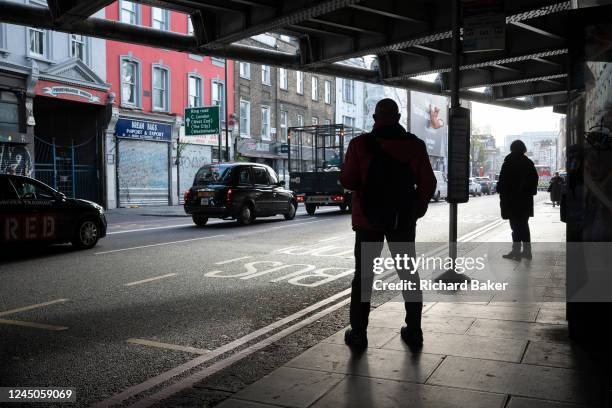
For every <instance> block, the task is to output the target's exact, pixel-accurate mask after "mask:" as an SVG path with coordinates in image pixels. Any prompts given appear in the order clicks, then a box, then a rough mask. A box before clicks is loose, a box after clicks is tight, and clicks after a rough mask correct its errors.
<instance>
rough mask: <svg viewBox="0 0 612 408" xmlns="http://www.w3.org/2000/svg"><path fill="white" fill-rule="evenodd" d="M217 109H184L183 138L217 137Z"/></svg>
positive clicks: (207, 107) (212, 107)
mask: <svg viewBox="0 0 612 408" xmlns="http://www.w3.org/2000/svg"><path fill="white" fill-rule="evenodd" d="M219 132H220V127H219V107H218V106H206V107H202V108H185V136H201V135H218V134H219Z"/></svg>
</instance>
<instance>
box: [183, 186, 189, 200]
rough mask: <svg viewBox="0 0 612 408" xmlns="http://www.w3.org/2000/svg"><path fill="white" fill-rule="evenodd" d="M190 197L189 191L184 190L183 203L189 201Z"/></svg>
mask: <svg viewBox="0 0 612 408" xmlns="http://www.w3.org/2000/svg"><path fill="white" fill-rule="evenodd" d="M190 195H191V189H189V190H185V193H184V194H183V201H185V202H187V201H189V196H190Z"/></svg>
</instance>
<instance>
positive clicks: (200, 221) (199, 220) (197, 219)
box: [191, 215, 208, 227]
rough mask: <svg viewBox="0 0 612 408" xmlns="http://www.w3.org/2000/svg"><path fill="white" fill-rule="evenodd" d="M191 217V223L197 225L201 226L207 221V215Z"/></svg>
mask: <svg viewBox="0 0 612 408" xmlns="http://www.w3.org/2000/svg"><path fill="white" fill-rule="evenodd" d="M191 219H192V220H193V223H194V224H195V225H197V226H198V227H203V226H205V225H206V223H207V222H208V217H204V216H202V215H193V216H192V217H191Z"/></svg>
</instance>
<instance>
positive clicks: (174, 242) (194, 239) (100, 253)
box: [94, 234, 225, 255]
mask: <svg viewBox="0 0 612 408" xmlns="http://www.w3.org/2000/svg"><path fill="white" fill-rule="evenodd" d="M224 236H225V234H220V235H211V236H209V237H200V238H191V239H182V240H180V241H170V242H161V243H159V244H151V245H142V246H136V247H130V248H121V249H113V250H111V251H102V252H96V253H95V254H94V255H105V254H113V253H115V252H123V251H132V250H135V249H143V248H152V247H158V246H164V245H172V244H180V243H183V242H193V241H200V240H203V239H211V238H219V237H224Z"/></svg>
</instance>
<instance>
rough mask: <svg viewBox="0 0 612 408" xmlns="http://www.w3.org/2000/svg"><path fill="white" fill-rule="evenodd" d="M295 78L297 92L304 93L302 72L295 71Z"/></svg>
mask: <svg viewBox="0 0 612 408" xmlns="http://www.w3.org/2000/svg"><path fill="white" fill-rule="evenodd" d="M295 79H296V91H297V93H299V94H300V95H304V73H303V72H302V71H297V72H296V73H295Z"/></svg>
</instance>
